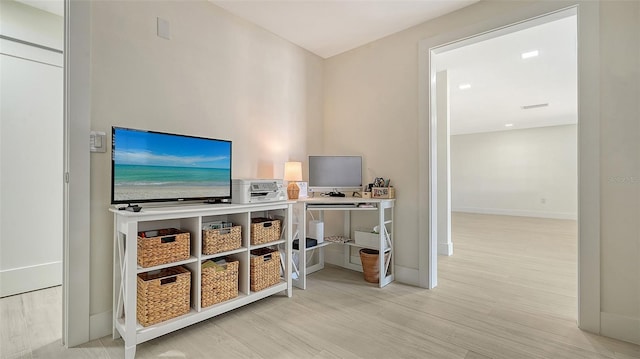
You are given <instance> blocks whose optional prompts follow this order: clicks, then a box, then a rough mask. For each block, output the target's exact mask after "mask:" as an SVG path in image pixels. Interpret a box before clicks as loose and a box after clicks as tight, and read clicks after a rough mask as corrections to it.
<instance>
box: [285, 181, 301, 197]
mask: <svg viewBox="0 0 640 359" xmlns="http://www.w3.org/2000/svg"><path fill="white" fill-rule="evenodd" d="M299 195H300V187H298V185H297V184H296V183H295V182H291V183H289V186H287V196H289V199H298V196H299Z"/></svg>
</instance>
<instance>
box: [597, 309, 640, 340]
mask: <svg viewBox="0 0 640 359" xmlns="http://www.w3.org/2000/svg"><path fill="white" fill-rule="evenodd" d="M600 334H601V335H604V336H606V337H610V338H614V339H619V340H624V341H625V342H631V343H634V344H639V345H640V318H634V317H628V316H624V315H619V314H613V313H607V312H601V313H600Z"/></svg>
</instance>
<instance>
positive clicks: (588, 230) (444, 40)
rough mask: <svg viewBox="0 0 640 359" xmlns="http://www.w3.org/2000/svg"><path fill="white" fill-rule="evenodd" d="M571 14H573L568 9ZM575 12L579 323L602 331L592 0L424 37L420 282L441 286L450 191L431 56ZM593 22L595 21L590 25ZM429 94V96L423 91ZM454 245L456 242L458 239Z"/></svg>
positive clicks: (538, 8) (595, 10)
mask: <svg viewBox="0 0 640 359" xmlns="http://www.w3.org/2000/svg"><path fill="white" fill-rule="evenodd" d="M567 14H569V15H567ZM571 15H577V17H578V26H577V27H578V31H577V43H578V53H577V54H578V56H577V57H578V79H579V81H578V82H579V86H578V114H579V115H578V117H579V119H580V123H579V124H578V130H577V132H578V163H579V170H578V206H577V207H578V209H577V214H578V233H579V236H578V249H577V253H578V285H577V286H578V325H579V327H580V328H582V329H584V330H589V331H595V332H597V331H598V330H599V325H600V324H599V295H600V294H599V278H600V274H599V265H600V259H599V250H598V247H599V241H600V239H599V217H598V211H599V190H598V180H597V178H598V168H599V151H598V148H597V145H595V144H597V143H598V122H597V116H596V115H595V114H597V113H598V103H597V98H598V91H597V89H598V86H597V83H598V82H597V73H593V71H591V72H587V71H584V70H583V69H585V68H590V66H593V63H592V60H591V59H592V58H597V54H598V48H599V44H598V42H597V41H594V37H593V36H595V35H594V34H595V33H597V29H594V28H593V24H594V23H597V18H598V8H597V7H595V6H591V5H590V4H581V5H579V6H574V7H570V8H564V9H553V8H550V7H547V6H544V5H543V4H540V5H539V6H536V8H531V9H527V11H523V12H521V13H518V14H515V13H514V14H511V16H502V18H501V19H494V20H495V21H490V22H487V23H483V24H476V25H474V26H469V27H467V28H464V29H460V30H458V31H455V32H453V33H449V34H443V35H440V36H438V37H436V38H431V39H425V40H423V41H421V43H420V53H419V54H420V62H419V64H420V72H419V73H420V76H421V81H420V82H419V84H420V88H419V92H420V94H421V100H420V101H421V102H420V108H419V113H420V126H421V128H422V131H423V133H427V134H428V135H427V136H425V138H424V139H422V138H421V139H420V149H421V151H420V152H421V153H425V156H424V157H422V158H421V160H420V171H419V176H420V179H421V182H424V183H426V184H428V186H426V187H425V190H424V191H421V193H420V194H419V196H420V198H421V199H422V200H424V202H425V203H428V207H426V208H423V209H421V213H420V214H419V215H420V217H421V218H423V219H424V221H421V223H420V227H421V228H420V229H421V231H420V232H423V233H425V236H424V237H423V238H422V239H421V240H420V242H419V247H420V248H419V249H420V257H419V263H420V285H421V286H424V287H427V288H434V287H436V286H437V283H438V281H437V278H438V275H437V273H438V272H437V253H438V248H437V243H438V242H437V238H438V235H439V232H438V227H439V226H438V224H439V223H438V215H437V213H438V209H439V207H438V203H439V202H438V199H439V197H440V196H443V195H444V196H446V192H442V189H441V188H440V187H439V185H438V182H437V175H438V170H439V167H438V164H439V163H440V162H439V161H440V158H439V155H440V154H441V153H440V152H439V151H438V145H439V144H440V140H441V137H440V136H439V132H438V130H439V127H438V124H437V121H436V116H435V113H436V111H435V98H436V95H435V92H436V90H435V78H434V77H432V76H431V63H432V57H433V56H434V55H435V54H437V53H438V52H442V51H444V50H451V49H454V48H459V47H463V46H465V45H467V44H470V43H474V42H477V41H478V40H479V39H483V38H491V37H496V36H499V35H500V34H504V33H509V32H513V31H517V30H519V29H522V28H528V27H531V26H532V25H533V24H535V23H544V22H548V21H550V20H551V19H558V18H563V17H567V16H571ZM589 24H591V25H589ZM423 96H424V100H423V99H422V97H423ZM454 246H455V244H454Z"/></svg>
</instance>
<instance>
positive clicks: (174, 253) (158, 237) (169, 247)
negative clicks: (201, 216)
mask: <svg viewBox="0 0 640 359" xmlns="http://www.w3.org/2000/svg"><path fill="white" fill-rule="evenodd" d="M140 234H144V235H145V236H144V237H143V236H140ZM185 259H189V232H185V231H181V230H179V229H175V228H167V229H159V230H154V231H146V232H141V233H139V234H138V265H139V266H141V267H143V268H147V267H153V266H157V265H160V264H166V263H171V262H177V261H182V260H185Z"/></svg>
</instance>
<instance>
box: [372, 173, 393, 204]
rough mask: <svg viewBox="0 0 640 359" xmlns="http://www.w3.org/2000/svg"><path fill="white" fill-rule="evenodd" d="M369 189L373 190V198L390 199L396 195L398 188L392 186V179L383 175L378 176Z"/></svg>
mask: <svg viewBox="0 0 640 359" xmlns="http://www.w3.org/2000/svg"><path fill="white" fill-rule="evenodd" d="M367 189H368V190H370V191H371V198H383V199H388V198H395V197H396V190H395V189H394V188H393V187H391V180H390V179H386V180H385V179H384V178H382V177H376V178H375V179H374V180H373V183H370V184H369V186H368V187H367Z"/></svg>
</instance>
